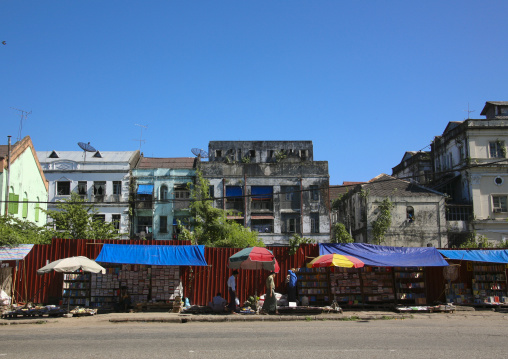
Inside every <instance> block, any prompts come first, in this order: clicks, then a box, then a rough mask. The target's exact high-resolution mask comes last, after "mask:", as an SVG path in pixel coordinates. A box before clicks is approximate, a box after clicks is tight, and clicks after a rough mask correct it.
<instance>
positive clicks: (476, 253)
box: [439, 249, 508, 263]
mask: <svg viewBox="0 0 508 359" xmlns="http://www.w3.org/2000/svg"><path fill="white" fill-rule="evenodd" d="M439 253H441V254H442V255H444V256H445V257H446V258H448V259H456V260H465V261H475V262H490V263H508V250H507V249H492V250H489V249H487V250H472V249H464V250H452V249H440V250H439Z"/></svg>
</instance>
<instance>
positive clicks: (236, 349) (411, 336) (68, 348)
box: [0, 313, 508, 359]
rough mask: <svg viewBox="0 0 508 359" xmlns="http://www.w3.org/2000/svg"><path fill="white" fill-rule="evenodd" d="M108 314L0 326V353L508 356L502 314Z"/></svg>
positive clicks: (357, 358)
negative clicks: (176, 317) (189, 317)
mask: <svg viewBox="0 0 508 359" xmlns="http://www.w3.org/2000/svg"><path fill="white" fill-rule="evenodd" d="M106 319H107V317H104V318H100V316H99V317H95V318H86V319H81V318H71V319H59V320H58V321H52V322H50V323H45V324H24V325H9V326H1V327H0V359H1V358H110V359H115V358H124V359H125V358H179V359H184V358H192V359H195V358H211V359H214V358H226V359H229V358H234V359H238V358H260V357H261V358H276V359H277V358H284V359H287V358H291V359H298V358H306V359H308V358H340V359H346V358H354V359H363V358H404V359H407V358H426V359H427V358H446V359H450V358H461V359H466V358H467V359H470V358H506V357H508V341H507V338H508V316H507V315H506V314H500V313H492V314H489V315H477V316H462V315H459V316H454V315H435V316H414V317H413V318H412V319H397V320H394V319H392V320H355V321H332V320H325V321H316V320H310V321H298V322H293V321H288V322H286V321H281V322H215V323H202V322H188V323H183V324H181V323H142V322H127V323H112V322H109V321H108V320H106Z"/></svg>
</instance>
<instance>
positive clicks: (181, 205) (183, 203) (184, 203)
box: [173, 199, 190, 211]
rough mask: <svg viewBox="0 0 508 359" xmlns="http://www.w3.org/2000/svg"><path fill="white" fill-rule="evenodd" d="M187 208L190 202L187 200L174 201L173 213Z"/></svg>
mask: <svg viewBox="0 0 508 359" xmlns="http://www.w3.org/2000/svg"><path fill="white" fill-rule="evenodd" d="M189 206H190V200H188V199H175V201H174V203H173V208H174V209H175V211H178V210H183V209H189Z"/></svg>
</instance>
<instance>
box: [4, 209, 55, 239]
mask: <svg viewBox="0 0 508 359" xmlns="http://www.w3.org/2000/svg"><path fill="white" fill-rule="evenodd" d="M52 236H53V232H51V231H48V230H47V229H46V228H44V227H39V226H38V225H36V224H35V223H32V222H29V221H27V220H22V219H19V218H16V217H13V216H11V215H9V216H7V217H4V216H2V217H0V246H1V247H4V246H8V247H14V246H17V245H19V244H49V243H51V238H52Z"/></svg>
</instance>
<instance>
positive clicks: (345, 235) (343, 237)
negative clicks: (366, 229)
mask: <svg viewBox="0 0 508 359" xmlns="http://www.w3.org/2000/svg"><path fill="white" fill-rule="evenodd" d="M354 241H355V240H354V239H353V237H351V234H349V232H348V231H347V229H346V226H345V225H344V224H343V223H340V222H337V223H335V224H334V225H333V227H332V237H331V240H330V242H331V243H353V242H354Z"/></svg>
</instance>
